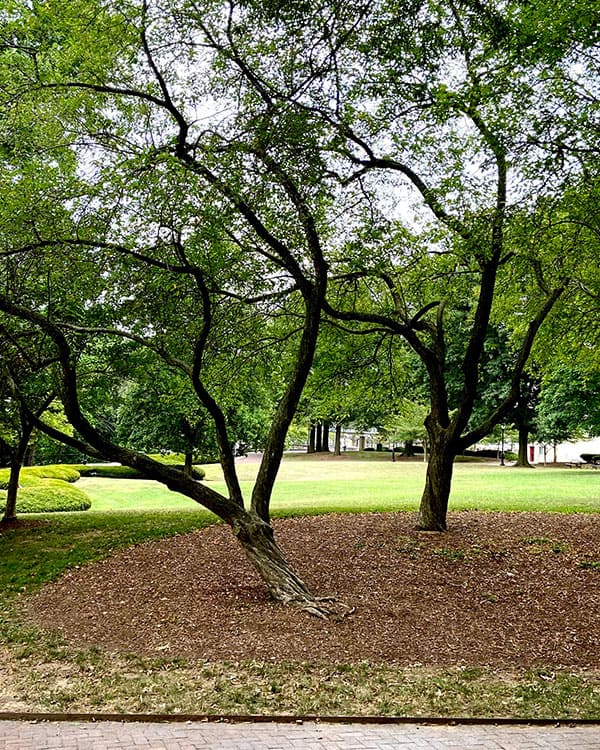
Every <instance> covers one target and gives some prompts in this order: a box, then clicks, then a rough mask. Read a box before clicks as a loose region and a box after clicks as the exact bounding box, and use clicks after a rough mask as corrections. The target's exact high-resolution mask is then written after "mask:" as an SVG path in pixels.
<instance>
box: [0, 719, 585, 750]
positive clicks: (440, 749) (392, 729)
mask: <svg viewBox="0 0 600 750" xmlns="http://www.w3.org/2000/svg"><path fill="white" fill-rule="evenodd" d="M202 748H214V749H215V750H409V749H410V750H444V749H445V748H455V749H456V750H458V749H459V748H460V750H488V749H494V750H499V749H504V750H538V748H540V749H541V748H544V749H545V750H548V749H549V748H553V749H554V750H600V725H595V726H594V725H585V726H574V727H569V726H564V725H560V726H515V725H510V726H494V725H466V726H460V725H459V726H438V725H434V726H426V725H419V724H329V723H322V724H318V723H313V722H306V723H303V724H300V723H298V724H277V723H256V724H251V723H239V724H237V723H234V724H219V723H202V722H188V723H169V724H150V723H137V722H132V723H119V722H114V721H106V722H104V721H103V722H97V723H92V722H27V721H7V720H5V721H0V750H200V749H202Z"/></svg>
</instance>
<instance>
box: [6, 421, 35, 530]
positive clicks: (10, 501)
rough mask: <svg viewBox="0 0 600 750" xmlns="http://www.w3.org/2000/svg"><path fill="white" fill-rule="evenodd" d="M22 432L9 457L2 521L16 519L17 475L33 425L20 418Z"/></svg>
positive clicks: (19, 472)
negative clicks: (8, 472)
mask: <svg viewBox="0 0 600 750" xmlns="http://www.w3.org/2000/svg"><path fill="white" fill-rule="evenodd" d="M21 421H22V432H21V437H20V438H19V442H18V444H17V446H16V448H15V449H14V452H13V454H12V456H11V458H10V475H9V478H8V487H7V490H6V507H5V509H4V515H3V516H2V523H11V522H13V521H16V520H17V494H18V492H19V477H20V476H21V467H22V466H23V462H24V460H25V456H26V455H27V448H28V446H29V439H30V437H31V433H32V431H33V426H32V425H31V424H30V423H29V422H28V421H27V420H26V419H24V418H22V420H21Z"/></svg>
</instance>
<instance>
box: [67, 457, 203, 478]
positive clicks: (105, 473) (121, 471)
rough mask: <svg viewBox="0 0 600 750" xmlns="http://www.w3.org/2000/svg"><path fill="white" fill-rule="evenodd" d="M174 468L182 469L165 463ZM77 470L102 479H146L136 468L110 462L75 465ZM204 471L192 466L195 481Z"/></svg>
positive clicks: (86, 475) (179, 466)
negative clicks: (114, 464)
mask: <svg viewBox="0 0 600 750" xmlns="http://www.w3.org/2000/svg"><path fill="white" fill-rule="evenodd" d="M163 463H164V462H163ZM165 465H166V466H171V467H172V468H174V469H181V470H183V465H182V464H165ZM76 468H77V471H78V472H79V474H80V475H81V476H82V477H103V478H104V479H146V476H145V475H144V474H142V472H141V471H137V469H132V468H131V467H130V466H120V465H117V466H113V465H111V464H93V465H91V466H89V465H82V466H77V467H76ZM205 476H206V472H205V471H204V469H201V468H200V467H199V466H193V467H192V477H193V478H194V479H196V480H197V481H200V480H202V479H204V477H205Z"/></svg>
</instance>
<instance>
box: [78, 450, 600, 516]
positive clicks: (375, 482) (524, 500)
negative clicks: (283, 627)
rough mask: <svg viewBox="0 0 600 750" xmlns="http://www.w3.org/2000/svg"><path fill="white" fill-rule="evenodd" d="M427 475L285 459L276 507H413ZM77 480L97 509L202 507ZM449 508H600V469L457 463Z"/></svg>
mask: <svg viewBox="0 0 600 750" xmlns="http://www.w3.org/2000/svg"><path fill="white" fill-rule="evenodd" d="M386 459H387V460H386ZM238 465H239V472H240V477H241V480H242V488H243V490H244V492H245V494H246V496H247V497H248V496H249V494H250V491H251V488H252V484H253V481H254V479H255V477H256V471H257V469H258V464H257V463H254V462H250V461H248V460H246V459H242V460H241V461H240V462H239V464H238ZM204 468H205V470H206V481H207V483H208V484H209V485H210V486H211V487H212V488H214V489H216V490H218V491H221V492H225V484H224V482H223V477H222V474H221V471H220V467H219V466H217V465H207V466H205V467H204ZM424 480H425V464H424V463H422V462H421V461H397V462H395V463H393V462H392V461H391V460H390V458H389V454H385V455H384V456H383V457H382V458H381V460H376V459H373V458H371V457H370V458H369V459H367V460H357V459H356V458H354V457H351V456H343V457H341V458H340V459H335V458H333V457H328V458H325V459H318V458H313V457H305V456H291V457H286V459H285V460H284V462H283V464H282V468H281V472H280V475H279V478H278V481H277V484H276V487H275V492H274V496H273V512H274V513H275V514H288V513H298V512H301V513H326V512H336V511H338V512H342V511H374V510H377V511H393V510H416V509H417V507H418V504H419V499H420V496H421V492H422V490H423V484H424ZM78 486H80V487H81V488H82V489H84V490H85V491H86V492H87V493H88V495H89V496H90V497H91V498H92V509H93V510H97V511H105V510H108V511H113V510H153V509H156V510H158V509H162V510H166V509H177V510H185V509H189V510H192V509H195V508H196V507H197V506H195V504H194V503H193V502H192V501H191V500H188V499H187V498H183V497H180V496H178V495H176V494H175V493H173V492H170V491H169V490H167V489H166V488H164V487H162V486H161V485H159V484H157V483H156V482H149V481H145V480H122V479H119V480H114V479H101V478H97V477H88V478H83V479H81V480H80V481H79V482H78ZM450 506H451V509H453V510H462V509H477V510H502V511H533V510H537V511H557V512H588V513H590V512H592V513H593V512H600V472H596V471H591V470H585V469H582V470H580V471H577V470H574V469H555V468H543V467H538V468H535V469H517V468H514V467H511V466H505V467H501V466H497V465H495V464H493V463H479V462H473V463H457V464H456V466H455V472H454V481H453V489H452V496H451V501H450Z"/></svg>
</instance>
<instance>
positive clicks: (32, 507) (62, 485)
mask: <svg viewBox="0 0 600 750" xmlns="http://www.w3.org/2000/svg"><path fill="white" fill-rule="evenodd" d="M91 504H92V502H91V500H90V498H89V497H88V496H87V495H86V493H85V492H84V491H83V490H80V489H79V487H74V486H73V485H72V484H68V483H67V482H64V481H62V480H61V479H42V480H40V481H39V482H36V483H33V484H28V485H25V486H24V487H21V488H20V489H19V493H18V495H17V514H19V513H57V512H59V511H75V510H88V508H90V506H91ZM5 505H6V492H4V491H0V511H1V512H4V507H5Z"/></svg>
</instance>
